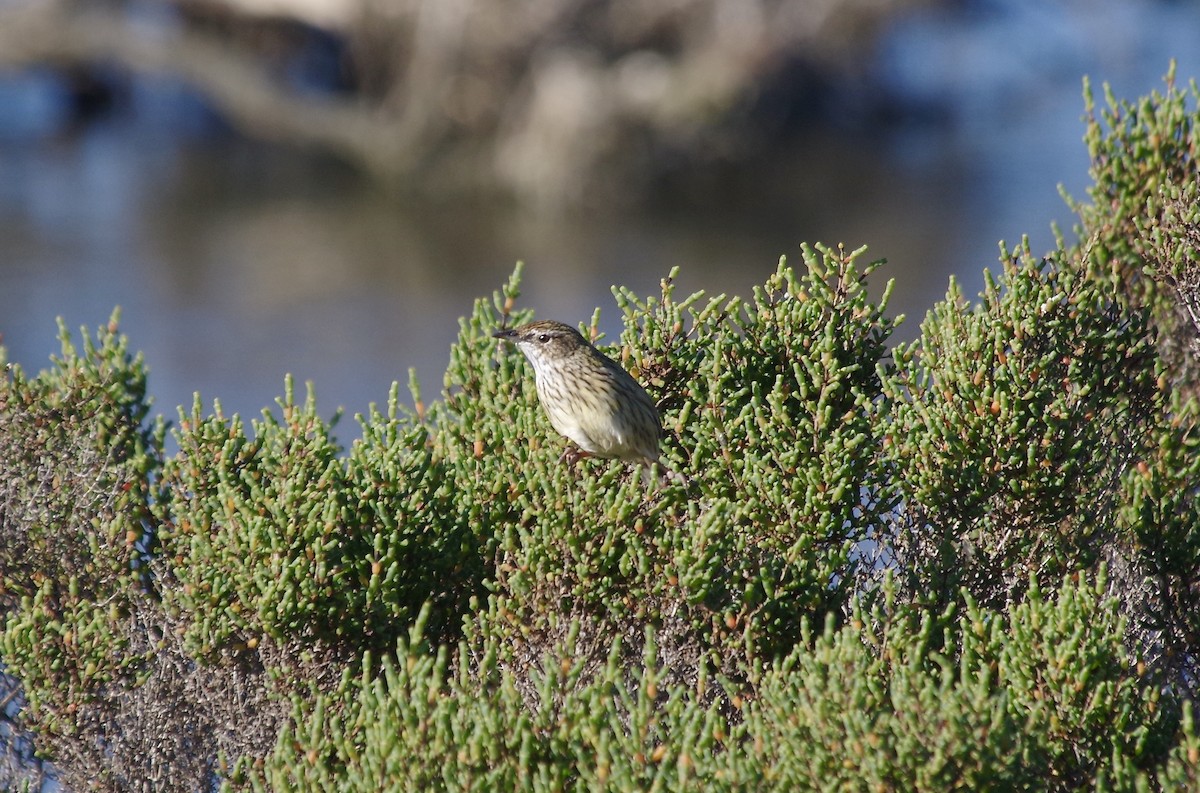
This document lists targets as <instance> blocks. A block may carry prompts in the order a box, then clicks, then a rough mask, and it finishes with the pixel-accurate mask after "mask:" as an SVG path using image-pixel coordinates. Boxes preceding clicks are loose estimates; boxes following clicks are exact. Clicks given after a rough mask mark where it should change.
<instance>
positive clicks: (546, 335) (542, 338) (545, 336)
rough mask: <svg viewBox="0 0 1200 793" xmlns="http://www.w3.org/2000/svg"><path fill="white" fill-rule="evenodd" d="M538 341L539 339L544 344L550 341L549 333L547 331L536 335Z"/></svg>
mask: <svg viewBox="0 0 1200 793" xmlns="http://www.w3.org/2000/svg"><path fill="white" fill-rule="evenodd" d="M538 341H540V342H541V343H542V344H545V343H546V342H548V341H550V334H549V333H543V334H541V335H540V336H538Z"/></svg>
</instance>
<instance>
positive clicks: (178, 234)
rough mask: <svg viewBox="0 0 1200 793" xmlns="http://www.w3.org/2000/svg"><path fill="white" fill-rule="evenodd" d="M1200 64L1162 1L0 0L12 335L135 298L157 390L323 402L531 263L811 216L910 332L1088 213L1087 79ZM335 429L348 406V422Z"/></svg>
mask: <svg viewBox="0 0 1200 793" xmlns="http://www.w3.org/2000/svg"><path fill="white" fill-rule="evenodd" d="M1172 59H1175V60H1176V61H1177V62H1178V76H1179V81H1180V82H1186V81H1187V80H1189V79H1191V78H1193V77H1194V76H1197V75H1200V8H1198V7H1197V5H1196V4H1195V3H1192V2H1167V1H1166V0H1075V1H1074V2H1071V1H1068V0H1063V1H1062V2H1050V1H1048V0H990V1H987V0H957V1H955V2H951V1H949V0H941V1H939V0H893V2H879V0H811V1H808V2H799V1H798V0H796V1H794V2H787V1H785V0H609V1H608V2H600V1H599V0H592V1H588V0H486V1H485V0H224V2H216V1H213V0H137V1H133V0H129V1H126V0H0V333H2V334H3V344H4V345H5V346H6V347H7V348H8V350H9V357H10V360H12V361H15V362H19V363H20V364H22V365H23V366H25V367H27V368H30V369H34V370H36V369H39V368H42V367H43V366H44V365H45V364H46V361H47V356H48V355H49V354H50V353H52V352H55V351H56V350H57V343H56V341H55V324H54V318H55V317H56V316H62V317H64V318H65V319H66V321H67V323H68V324H69V325H70V326H71V327H72V328H78V326H79V325H81V324H86V325H88V326H89V327H94V326H96V325H100V324H103V323H105V322H106V321H107V319H108V316H109V313H110V312H111V310H112V308H113V307H114V306H117V305H119V306H121V307H122V309H123V319H122V328H123V330H124V331H125V332H126V333H127V334H129V336H130V338H131V344H132V347H133V348H134V349H136V350H141V351H143V352H144V353H145V356H146V359H147V362H148V364H149V366H150V369H151V380H150V389H151V392H152V394H153V396H154V398H155V401H156V405H157V409H158V411H160V412H163V413H164V414H166V415H167V417H168V418H170V419H174V418H175V417H176V410H175V408H176V406H178V405H185V406H190V404H191V402H192V395H193V393H194V392H197V391H198V392H200V393H201V395H202V398H203V399H204V401H205V403H206V405H207V406H208V407H209V408H211V403H212V400H213V398H219V399H220V400H221V402H222V405H223V407H224V408H225V410H226V412H227V413H232V412H240V413H242V414H243V415H250V416H254V415H257V414H258V412H259V411H260V410H261V409H262V408H263V407H265V406H269V405H272V404H273V400H274V398H275V397H276V396H277V395H279V394H280V393H282V389H283V377H284V375H285V373H288V372H290V373H293V374H294V375H295V376H296V378H297V381H298V382H303V381H305V380H312V381H313V382H314V383H315V386H316V391H317V395H318V404H319V407H320V409H321V412H322V414H324V415H328V414H331V413H332V412H333V411H334V409H335V408H337V407H339V406H341V407H344V408H345V410H346V412H347V413H348V414H350V415H353V414H354V413H356V412H361V411H364V410H365V409H366V408H367V406H368V404H369V403H371V402H377V403H383V402H384V401H385V400H386V397H387V392H388V388H389V386H390V384H391V382H392V381H393V380H400V381H401V383H404V382H406V381H407V370H408V368H409V367H415V368H416V369H417V371H418V374H419V377H420V380H421V382H422V384H423V386H424V389H423V390H424V395H425V397H426V398H427V399H429V398H432V397H434V396H436V395H437V394H438V393H439V392H440V389H441V385H442V373H443V370H444V367H445V365H446V363H447V360H448V351H449V346H450V344H451V342H452V341H453V339H454V337H455V335H456V333H457V329H458V318H459V317H460V316H463V315H465V314H467V313H469V312H470V310H471V302H472V300H473V299H474V298H475V297H478V296H483V295H488V294H490V293H491V291H492V290H493V289H496V288H498V287H499V286H500V285H501V284H502V283H503V282H504V280H505V279H506V278H507V276H508V275H509V273H510V272H511V271H512V268H513V264H514V262H516V261H517V260H518V259H520V260H524V261H525V262H526V271H525V273H526V276H525V283H524V294H523V298H522V303H523V305H526V306H531V307H533V308H535V309H536V310H537V313H538V314H539V315H540V316H543V317H549V318H557V319H561V320H564V321H567V322H572V323H574V322H578V321H581V320H587V319H589V318H590V316H591V314H592V311H593V310H594V309H595V308H596V307H600V308H601V309H602V311H603V313H602V323H601V325H602V328H603V329H604V330H605V331H607V332H608V333H609V334H614V333H616V332H617V331H618V329H619V327H620V318H619V315H618V312H617V310H616V307H615V305H614V303H613V300H612V297H611V294H610V292H609V287H610V286H611V285H613V284H624V285H628V286H630V287H632V288H634V289H635V290H637V291H639V292H640V293H642V294H655V293H657V292H658V289H659V281H660V279H661V278H662V277H663V276H665V275H666V274H667V273H668V271H669V270H670V268H671V267H672V266H675V265H678V266H680V268H681V276H680V278H679V292H680V293H682V294H683V295H687V294H690V293H691V292H692V291H696V290H700V289H704V290H706V291H708V292H710V293H721V292H726V293H731V294H742V295H748V294H749V293H750V290H751V288H752V286H753V285H755V284H758V283H761V282H762V281H763V280H764V279H765V278H766V276H767V275H768V274H769V273H771V272H772V271H773V270H774V269H775V266H776V262H777V261H778V258H779V256H780V255H783V254H786V255H788V256H789V258H791V259H792V260H793V261H798V246H799V244H800V243H801V242H818V241H820V242H826V243H830V244H837V243H844V244H845V245H846V246H847V247H849V248H855V247H858V246H860V245H864V244H866V245H869V246H870V251H869V253H870V257H871V258H886V259H887V260H888V262H889V263H888V265H887V266H886V267H885V268H884V269H883V270H882V271H881V272H880V276H881V277H880V278H879V279H878V280H879V283H878V284H877V285H876V288H877V289H882V284H883V280H884V279H887V278H894V279H895V280H896V282H897V288H896V292H895V295H894V298H893V301H892V310H893V312H894V313H905V314H907V315H908V317H909V319H908V322H907V323H906V325H905V326H904V327H903V328H902V331H901V333H900V337H901V338H904V339H910V338H913V337H914V336H915V335H916V334H917V332H918V325H919V323H920V320H921V319H922V318H923V317H924V315H925V312H926V311H927V310H928V309H929V307H930V306H931V305H932V304H933V303H934V302H935V301H936V300H938V299H940V298H941V297H942V296H943V295H944V294H945V290H946V286H947V281H948V278H949V277H950V276H951V275H952V274H956V275H958V276H959V277H960V278H961V280H962V282H963V284H964V287H965V289H966V291H967V293H968V294H969V295H974V294H975V293H976V292H978V290H979V289H980V288H981V285H982V276H981V272H982V270H983V268H985V267H993V268H994V264H995V262H996V257H997V252H998V248H997V243H998V241H1000V240H1008V241H1010V242H1011V243H1013V244H1015V243H1017V242H1018V241H1019V240H1020V238H1021V236H1022V235H1024V234H1028V235H1029V236H1030V238H1031V241H1032V244H1033V247H1034V250H1035V251H1037V252H1041V251H1044V250H1046V249H1048V248H1050V247H1052V246H1053V235H1052V232H1051V223H1052V222H1055V221H1057V222H1058V223H1059V224H1060V225H1061V226H1063V228H1064V230H1065V231H1067V232H1068V233H1069V231H1070V227H1071V224H1072V218H1071V214H1070V212H1069V210H1068V209H1067V207H1066V206H1065V204H1064V203H1063V201H1062V199H1061V198H1060V196H1059V192H1058V188H1059V185H1060V184H1061V185H1062V186H1063V187H1064V188H1065V189H1066V190H1067V191H1068V192H1069V193H1071V194H1072V195H1074V196H1076V197H1077V198H1083V197H1084V191H1085V189H1086V187H1087V184H1088V178H1087V168H1088V158H1087V152H1086V149H1085V147H1084V144H1083V143H1082V141H1081V138H1082V135H1083V132H1084V124H1083V122H1082V120H1081V116H1082V114H1083V107H1084V106H1083V100H1082V98H1081V93H1082V89H1081V86H1082V79H1083V77H1084V76H1085V75H1087V76H1090V78H1091V80H1092V82H1093V84H1094V85H1095V86H1096V87H1097V91H1098V92H1099V87H1100V86H1101V85H1102V84H1103V83H1104V82H1108V83H1110V84H1111V86H1112V89H1113V91H1114V93H1115V94H1116V95H1117V96H1118V97H1121V98H1128V99H1133V98H1136V97H1138V96H1140V95H1143V94H1145V93H1147V92H1149V91H1151V90H1154V89H1157V88H1160V87H1161V86H1162V77H1163V75H1164V74H1165V73H1166V71H1167V69H1168V67H1169V64H1170V61H1171V60H1172ZM340 434H341V436H342V437H343V438H344V439H345V438H349V437H353V436H354V435H356V434H357V433H356V427H355V425H354V424H353V422H344V423H343V424H342V429H341V432H340Z"/></svg>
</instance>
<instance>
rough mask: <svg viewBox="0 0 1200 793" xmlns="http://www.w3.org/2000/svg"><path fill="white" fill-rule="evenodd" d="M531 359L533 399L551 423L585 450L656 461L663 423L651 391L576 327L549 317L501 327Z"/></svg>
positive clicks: (500, 334)
mask: <svg viewBox="0 0 1200 793" xmlns="http://www.w3.org/2000/svg"><path fill="white" fill-rule="evenodd" d="M493 335H494V336H495V337H496V338H498V339H504V340H505V341H509V342H512V343H513V344H516V345H517V347H518V348H519V349H520V350H521V352H523V353H524V354H525V357H526V358H528V359H529V362H530V363H532V364H533V371H534V378H535V380H536V382H537V392H538V400H539V401H540V402H541V403H542V407H543V408H544V409H545V411H546V415H547V416H549V418H550V423H551V424H552V425H554V429H556V430H558V432H559V433H561V434H562V435H565V436H566V437H567V438H569V439H571V440H572V441H574V442H575V444H576V445H577V446H578V447H579V448H580V449H581V450H583V452H585V453H586V454H590V455H594V456H596V457H610V458H617V459H621V460H626V461H629V462H642V463H653V462H657V461H658V455H659V452H658V442H659V438H660V437H661V435H662V423H661V422H660V420H659V417H658V409H657V408H656V407H655V406H654V402H653V400H651V399H650V395H649V394H647V393H646V391H645V390H644V389H643V388H642V387H641V386H640V385H638V382H637V381H636V380H634V379H633V377H631V376H630V375H629V373H628V372H626V371H625V370H624V369H622V368H621V366H620V365H619V364H618V363H616V362H615V361H613V360H612V359H611V358H609V357H608V356H606V355H604V354H603V353H602V352H600V351H599V350H597V349H596V348H595V347H593V346H592V345H591V344H589V343H588V341H587V340H586V339H584V338H583V336H581V335H580V334H579V331H577V330H575V329H574V328H572V327H571V326H570V325H565V324H563V323H561V322H555V321H553V320H539V321H537V322H530V323H529V324H528V325H522V326H521V327H519V328H512V329H508V330H500V331H497V332H496V333H494V334H493Z"/></svg>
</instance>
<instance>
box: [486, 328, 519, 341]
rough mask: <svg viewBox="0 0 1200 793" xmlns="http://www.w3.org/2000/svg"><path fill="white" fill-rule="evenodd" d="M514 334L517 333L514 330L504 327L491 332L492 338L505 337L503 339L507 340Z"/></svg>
mask: <svg viewBox="0 0 1200 793" xmlns="http://www.w3.org/2000/svg"><path fill="white" fill-rule="evenodd" d="M516 335H517V334H516V331H514V330H512V329H511V328H505V329H503V330H498V331H496V332H495V333H493V334H492V338H493V339H505V340H508V339H511V338H512V337H513V336H516Z"/></svg>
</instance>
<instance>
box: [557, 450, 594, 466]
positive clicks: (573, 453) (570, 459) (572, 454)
mask: <svg viewBox="0 0 1200 793" xmlns="http://www.w3.org/2000/svg"><path fill="white" fill-rule="evenodd" d="M591 456H592V455H591V454H590V453H589V452H585V451H584V450H583V449H580V448H579V447H578V446H574V445H572V446H568V447H567V449H566V451H564V452H563V453H562V458H561V459H562V461H563V462H564V463H566V464H567V465H575V463H577V462H579V461H580V460H582V459H583V458H584V457H591Z"/></svg>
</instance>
